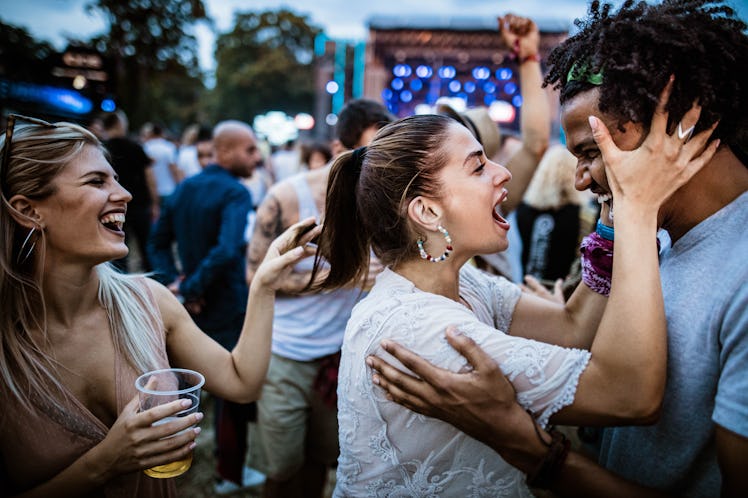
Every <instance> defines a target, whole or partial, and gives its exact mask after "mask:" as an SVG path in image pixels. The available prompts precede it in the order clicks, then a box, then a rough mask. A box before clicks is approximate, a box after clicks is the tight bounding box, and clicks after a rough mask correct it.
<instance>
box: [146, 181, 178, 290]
mask: <svg viewBox="0 0 748 498" xmlns="http://www.w3.org/2000/svg"><path fill="white" fill-rule="evenodd" d="M149 169H150V168H149ZM157 199H158V198H157ZM156 202H158V200H156ZM174 238H175V234H174V224H173V220H172V208H171V206H170V205H169V202H168V201H167V202H166V205H165V206H164V209H163V210H162V211H161V215H160V216H159V218H158V219H157V220H156V223H155V224H154V225H153V228H152V229H151V233H150V235H149V237H148V246H147V247H148V259H149V261H150V262H151V266H153V279H154V280H156V281H158V282H160V283H162V284H164V285H169V284H171V283H172V282H174V281H175V280H176V279H177V277H178V276H179V272H178V271H177V267H176V264H175V262H174V255H173V252H172V248H171V245H172V242H173V241H174Z"/></svg>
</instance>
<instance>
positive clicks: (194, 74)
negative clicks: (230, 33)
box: [86, 0, 210, 125]
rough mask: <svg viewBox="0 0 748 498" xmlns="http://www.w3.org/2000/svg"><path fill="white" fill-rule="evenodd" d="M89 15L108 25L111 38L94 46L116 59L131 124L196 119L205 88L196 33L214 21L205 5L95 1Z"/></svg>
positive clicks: (188, 0)
mask: <svg viewBox="0 0 748 498" xmlns="http://www.w3.org/2000/svg"><path fill="white" fill-rule="evenodd" d="M86 10H87V12H98V13H100V14H102V15H104V16H105V18H106V19H108V21H109V27H110V28H109V33H106V34H103V35H101V36H99V37H96V38H94V39H93V40H92V43H93V44H94V46H96V48H98V49H99V50H100V51H102V52H104V53H105V54H107V55H108V56H109V57H111V58H112V59H113V60H114V68H115V69H114V70H115V81H116V91H117V94H118V97H119V101H120V104H121V106H122V107H123V108H124V109H125V111H126V112H127V113H128V114H129V115H130V120H131V121H132V123H133V124H135V125H137V124H140V123H143V122H145V121H148V120H154V119H155V120H159V121H163V122H166V123H175V124H176V123H179V124H180V125H182V124H184V123H186V122H187V121H191V120H193V119H194V116H195V113H196V112H197V109H196V108H197V102H198V101H199V99H200V97H201V95H202V93H203V91H204V85H203V83H202V74H201V72H200V68H199V65H198V62H197V40H196V38H195V36H194V34H193V31H192V28H193V26H194V24H195V23H196V22H198V21H200V20H206V21H208V22H210V20H209V19H208V18H207V16H206V13H205V7H204V5H203V2H202V0H137V1H129V2H122V1H121V0H95V1H92V2H90V3H88V4H87V5H86Z"/></svg>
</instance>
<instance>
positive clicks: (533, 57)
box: [517, 53, 540, 66]
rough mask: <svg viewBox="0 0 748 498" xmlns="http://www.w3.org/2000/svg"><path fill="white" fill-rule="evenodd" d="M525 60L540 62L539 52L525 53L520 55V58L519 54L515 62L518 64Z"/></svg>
mask: <svg viewBox="0 0 748 498" xmlns="http://www.w3.org/2000/svg"><path fill="white" fill-rule="evenodd" d="M527 61H535V62H540V54H538V53H534V54H532V55H526V56H525V57H522V58H520V57H519V55H518V56H517V62H518V63H519V65H520V66H521V65H522V64H524V63H525V62H527Z"/></svg>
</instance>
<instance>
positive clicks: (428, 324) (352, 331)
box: [334, 265, 590, 498]
mask: <svg viewBox="0 0 748 498" xmlns="http://www.w3.org/2000/svg"><path fill="white" fill-rule="evenodd" d="M460 294H461V296H462V297H463V299H464V300H465V301H467V302H468V303H469V304H470V306H471V307H472V309H473V311H471V310H469V309H468V308H466V307H465V306H463V305H461V304H460V303H457V302H455V301H453V300H451V299H447V298H445V297H443V296H439V295H435V294H431V293H427V292H423V291H421V290H419V289H417V288H416V287H415V286H414V285H413V284H412V283H411V282H410V281H409V280H407V279H405V278H404V277H402V276H401V275H399V274H397V273H395V272H393V271H391V270H389V269H385V270H384V272H382V273H381V274H380V275H379V277H378V278H377V281H376V285H374V287H373V288H372V290H371V292H370V293H369V295H368V296H367V297H366V298H364V299H363V300H362V301H361V302H360V303H359V304H358V305H356V307H355V308H354V309H353V314H352V315H351V319H350V321H349V322H348V326H347V327H346V331H345V339H344V341H343V350H342V358H341V364H340V373H339V381H338V382H339V383H338V421H339V424H340V429H339V430H340V457H339V459H338V469H337V485H336V488H335V493H334V496H336V497H343V496H345V497H349V496H350V497H364V496H368V497H377V498H380V497H381V498H384V497H387V498H395V497H398V498H400V497H402V498H405V497H408V498H410V497H418V496H422V497H429V498H436V497H460V498H462V497H483V496H486V497H488V496H490V497H497V496H532V495H531V494H530V491H529V489H528V488H527V486H526V484H525V476H524V474H522V473H521V472H520V471H519V470H517V469H515V468H514V467H512V466H510V465H509V464H507V463H506V462H504V461H503V460H502V459H501V457H499V456H498V454H497V453H496V452H494V451H493V450H492V449H491V448H489V447H488V446H486V445H484V444H483V443H480V442H478V441H476V440H475V439H473V438H471V437H469V436H467V435H465V434H464V433H462V432H460V431H458V430H457V429H455V428H454V427H452V426H451V425H449V424H447V423H444V422H442V421H440V420H436V419H433V418H429V417H425V416H423V415H418V414H416V413H414V412H412V411H410V410H408V409H406V408H403V407H401V406H400V405H397V404H396V403H393V402H391V401H388V400H387V399H386V398H385V397H384V395H383V391H382V390H381V388H379V387H377V386H375V385H374V384H373V383H372V382H371V375H372V372H371V369H370V368H368V367H367V366H366V363H365V358H366V356H368V355H370V354H377V355H379V356H380V357H383V358H386V359H387V360H388V361H390V362H391V363H393V364H395V365H397V366H399V368H401V369H403V370H406V369H405V367H403V366H402V365H401V364H400V363H399V362H397V360H395V359H394V358H393V357H392V356H390V355H388V354H387V353H386V352H385V351H384V350H383V349H382V348H381V347H380V343H381V341H382V340H383V339H385V338H391V339H393V340H395V341H397V342H399V343H400V344H402V345H404V346H406V347H408V348H409V349H411V350H413V351H415V352H417V353H419V354H420V355H421V356H423V357H424V358H426V359H427V360H429V361H431V362H432V363H434V364H436V365H439V366H441V367H443V368H448V369H450V370H453V371H458V370H460V368H462V367H463V366H465V364H466V362H465V360H464V358H463V357H462V356H460V355H459V354H458V353H457V352H455V351H454V350H453V349H452V348H451V347H450V346H449V344H448V343H447V342H446V339H445V338H444V332H445V329H446V327H447V326H448V325H450V324H454V325H456V326H457V327H458V328H459V330H461V331H462V332H463V333H465V334H467V335H469V336H470V337H472V338H473V339H474V340H475V341H476V342H477V343H478V344H479V345H480V346H481V347H482V348H483V349H485V350H486V351H487V352H488V353H489V354H491V355H492V356H493V357H494V358H495V359H496V360H497V362H498V363H499V365H500V367H501V370H502V371H503V372H504V374H505V375H506V376H507V377H508V378H509V380H510V381H511V382H512V384H513V385H514V388H515V389H516V391H517V398H518V401H519V403H520V404H521V405H522V406H524V407H525V408H527V409H530V410H532V412H533V413H535V414H536V415H537V417H538V422H539V423H540V424H541V425H545V424H546V423H547V422H548V418H549V417H550V416H551V415H552V414H553V413H555V412H557V411H558V410H560V409H561V408H563V407H564V406H566V405H569V404H571V403H572V402H573V401H574V393H575V392H576V387H577V380H578V378H579V375H580V374H581V372H582V371H583V370H584V368H585V367H586V366H587V362H588V361H589V356H590V354H589V352H588V351H582V350H573V349H564V348H561V347H558V346H552V345H550V344H545V343H541V342H536V341H532V340H528V339H522V338H518V337H512V336H509V335H506V334H505V333H504V332H502V331H504V330H507V329H508V328H509V325H510V324H511V318H512V313H513V311H514V307H515V305H516V304H517V301H518V300H519V296H520V289H519V287H517V286H516V285H514V284H512V283H511V282H509V281H508V280H506V279H504V278H501V277H493V276H489V275H486V274H484V273H482V272H480V271H479V270H477V269H475V268H474V267H472V266H470V265H465V267H464V268H463V269H462V270H461V272H460Z"/></svg>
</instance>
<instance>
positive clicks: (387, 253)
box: [317, 87, 715, 496]
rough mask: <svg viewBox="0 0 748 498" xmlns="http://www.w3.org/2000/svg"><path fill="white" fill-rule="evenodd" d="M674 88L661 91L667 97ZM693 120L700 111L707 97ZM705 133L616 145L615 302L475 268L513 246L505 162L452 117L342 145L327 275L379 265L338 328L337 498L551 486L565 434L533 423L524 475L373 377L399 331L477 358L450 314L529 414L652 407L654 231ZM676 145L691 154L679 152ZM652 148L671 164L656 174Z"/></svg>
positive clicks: (659, 318)
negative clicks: (536, 458) (373, 361)
mask: <svg viewBox="0 0 748 498" xmlns="http://www.w3.org/2000/svg"><path fill="white" fill-rule="evenodd" d="M669 88H670V87H666V88H665V90H664V91H663V93H662V96H661V102H660V105H661V106H663V108H664V103H665V102H666V101H667V98H668V91H669ZM663 113H664V111H663ZM683 120H684V122H686V124H687V125H688V126H690V125H692V124H694V123H695V122H696V121H697V120H698V110H697V109H694V110H691V111H689V112H688V113H687V114H686V116H684V118H683ZM598 129H599V132H596V137H603V138H604V137H606V136H607V129H604V126H599V127H598ZM709 132H710V130H707V131H706V132H703V133H701V134H699V135H697V136H695V137H693V138H692V141H694V140H695V141H696V142H694V143H695V145H693V146H692V147H689V148H685V147H684V145H683V141H682V140H679V139H678V137H677V134H675V133H673V134H670V135H669V134H668V133H666V130H665V126H664V122H663V121H662V120H661V116H660V115H657V116H656V117H655V121H653V125H652V130H651V132H650V134H649V136H648V137H647V140H649V141H650V142H652V143H654V144H658V145H659V146H657V147H652V146H651V145H652V144H649V143H648V144H647V145H646V147H642V148H641V149H637V150H635V151H631V152H623V151H617V150H616V151H615V152H616V153H615V154H610V156H611V157H610V158H609V159H610V161H607V159H608V158H607V157H606V164H607V166H608V169H609V178H612V181H611V185H612V186H613V188H614V189H615V190H616V231H617V232H618V233H617V234H616V246H617V247H616V258H615V260H614V262H613V277H612V285H611V290H610V297H609V299H608V302H609V304H610V306H607V307H605V298H603V297H602V296H601V295H600V294H598V293H596V292H594V291H593V290H592V289H590V288H589V287H588V286H580V288H579V289H578V290H577V291H576V293H575V294H574V295H573V296H572V297H571V298H570V299H569V301H568V302H567V303H566V304H558V303H553V302H550V301H547V300H544V299H541V298H538V297H536V296H533V295H530V294H522V293H521V291H520V289H519V287H518V286H517V285H515V284H513V283H511V282H509V281H508V280H506V279H504V278H501V277H494V276H489V275H487V274H484V273H482V272H480V271H479V270H477V269H476V268H475V267H473V266H472V265H470V264H466V263H468V262H469V260H470V259H471V258H472V257H473V256H475V255H477V254H485V253H491V252H496V251H500V250H505V249H506V248H507V231H508V230H509V228H510V227H509V223H507V221H506V220H505V219H504V218H502V217H501V215H500V214H499V206H500V205H501V203H502V202H503V201H504V200H505V199H506V197H507V195H508V191H507V184H508V182H509V180H510V179H511V175H510V174H509V172H508V171H507V170H506V169H505V168H504V167H503V166H501V165H500V164H497V163H495V162H492V161H491V160H490V159H488V158H487V157H486V155H485V153H484V151H483V149H482V147H481V145H480V143H479V142H478V141H477V140H476V139H475V138H474V136H473V135H472V134H471V133H470V131H469V130H468V129H467V128H466V127H464V126H463V125H462V124H460V123H458V122H457V121H456V120H454V119H452V118H449V117H445V116H439V115H418V116H411V117H408V118H404V119H402V120H399V121H397V122H395V123H392V124H390V125H388V126H386V127H384V128H382V129H381V130H380V131H379V132H378V133H377V135H376V136H375V137H374V140H373V141H372V142H371V143H370V144H369V145H368V146H367V147H363V148H360V149H356V150H354V151H352V152H348V153H345V154H342V155H341V156H339V157H338V158H337V159H336V160H335V162H334V164H333V166H332V171H331V174H330V181H329V185H328V192H327V207H326V212H325V223H324V227H323V230H322V233H321V234H320V237H319V255H318V257H319V258H324V260H326V261H328V262H329V264H330V268H329V273H327V275H325V276H324V279H320V280H321V283H320V284H319V287H320V288H321V289H334V288H338V287H341V286H345V285H349V284H350V283H351V282H355V281H359V280H360V279H362V278H364V276H365V275H366V269H367V265H368V259H369V251H370V249H371V250H372V251H373V253H374V254H375V255H376V257H377V258H378V259H379V260H380V261H381V262H382V264H383V265H385V269H384V271H383V272H382V273H381V274H380V275H379V276H378V277H377V279H376V283H375V284H374V286H373V288H372V289H371V291H370V293H369V294H368V295H367V296H366V297H365V298H364V299H362V300H361V302H360V303H359V304H358V305H357V306H356V307H355V308H354V310H353V313H352V315H351V318H350V320H349V321H348V325H347V328H346V332H345V338H344V342H343V350H342V357H341V366H340V377H339V387H338V422H339V425H340V446H341V448H340V458H339V460H338V468H337V486H336V489H335V496H382V495H387V496H436V495H439V496H465V495H466V494H470V495H473V496H478V495H480V496H498V495H502V496H529V495H530V491H529V488H528V485H530V486H533V485H536V484H541V483H543V482H544V481H545V480H547V479H548V478H549V476H551V475H552V474H553V472H555V470H557V468H558V466H559V465H560V464H561V463H562V462H563V459H564V457H565V455H566V452H567V451H568V442H566V441H564V440H563V439H562V438H561V437H560V436H554V437H553V439H552V440H550V441H547V440H546V439H543V438H544V437H545V436H544V435H541V432H540V429H538V437H540V438H541V439H542V440H543V442H544V443H547V445H548V447H549V454H548V458H547V459H545V460H544V462H543V466H542V468H539V469H537V472H533V473H532V475H530V476H529V478H528V482H525V481H526V478H525V475H524V474H523V473H522V472H521V471H520V470H518V469H517V468H515V467H512V466H510V465H509V464H508V463H506V461H504V460H503V459H502V458H500V457H499V456H498V455H497V454H496V453H495V452H494V451H493V450H492V449H491V448H490V447H489V446H487V445H485V444H483V443H481V442H479V441H478V440H476V439H472V438H471V437H469V436H468V435H466V434H465V433H462V432H460V431H459V430H458V429H456V428H454V427H453V426H451V425H449V424H446V423H444V422H441V421H439V420H436V419H431V418H427V417H424V416H422V415H419V414H417V413H415V412H412V411H409V410H408V409H406V408H404V407H403V406H401V405H399V404H397V403H395V402H393V401H392V400H391V399H388V396H387V395H386V394H385V392H384V391H383V390H382V389H380V388H379V387H377V386H376V385H375V384H373V383H372V381H371V379H372V374H373V371H372V370H371V368H370V367H369V366H368V365H367V362H368V361H370V360H367V357H368V356H370V355H378V356H380V357H383V358H385V359H389V360H390V361H395V360H394V359H393V357H392V356H391V355H389V354H388V353H387V348H388V344H391V343H390V342H389V341H397V342H398V343H400V344H402V345H403V346H405V347H407V348H408V349H410V350H412V351H414V352H415V353H418V354H419V355H421V356H422V357H424V358H426V359H427V360H429V361H431V362H432V363H434V364H435V365H437V366H440V367H442V368H446V369H448V370H452V371H459V370H460V369H462V368H465V367H467V366H468V365H466V364H465V361H464V358H462V357H461V356H460V355H459V354H458V353H457V352H456V351H455V350H453V349H452V348H451V347H450V346H449V345H448V344H447V342H446V341H445V339H444V330H445V328H446V327H447V326H448V325H454V326H455V327H456V328H457V329H458V330H459V331H460V332H461V333H462V334H465V335H467V336H469V337H471V338H472V339H474V340H475V341H476V342H477V343H478V344H479V345H480V346H481V347H482V348H483V349H484V350H485V351H487V352H488V353H489V354H490V355H491V357H492V358H493V360H495V361H496V362H497V363H498V364H499V366H500V368H501V369H502V371H503V372H504V373H505V374H506V375H507V377H508V379H509V381H510V382H511V383H512V385H513V388H514V389H515V390H516V392H517V398H518V401H519V403H520V404H521V405H522V406H523V408H525V409H526V410H527V411H528V412H529V413H530V416H531V417H532V418H533V419H534V421H535V422H534V423H536V424H537V426H540V427H545V426H546V425H547V424H548V423H549V421H553V422H558V423H565V424H581V423H587V424H590V423H607V424H612V423H617V424H622V423H627V424H631V423H644V422H646V421H648V420H651V419H652V417H653V416H655V414H656V413H657V410H658V407H659V405H660V402H661V399H662V393H663V389H664V379H665V363H666V347H665V322H664V318H663V305H662V298H661V289H660V281H659V278H658V275H659V274H658V268H657V263H658V261H657V246H656V240H655V238H654V237H653V236H652V234H653V233H654V231H655V227H656V217H657V211H658V208H659V206H660V204H661V203H662V202H663V201H664V200H665V199H666V198H667V197H668V196H669V195H670V194H671V193H672V192H673V191H674V190H676V189H677V188H678V186H679V185H680V184H682V183H683V182H684V181H685V178H684V177H685V176H687V175H691V174H693V173H694V172H695V170H696V169H698V168H699V167H700V166H702V165H703V164H704V163H705V162H706V161H707V160H708V159H709V158H710V157H711V155H712V154H713V153H714V150H715V146H714V144H710V145H709V146H708V147H706V149H705V151H704V152H703V153H701V154H698V153H697V152H698V151H699V149H698V146H699V145H701V146H702V147H701V149H702V150H703V149H704V146H705V145H706V143H707V140H708V137H709ZM663 144H664V145H663ZM608 150H609V149H607V148H606V152H607V151H608ZM674 154H675V155H677V154H682V156H683V157H681V159H680V160H679V161H676V160H674V159H673V158H674V157H675V156H674ZM652 161H658V162H661V163H662V164H663V166H662V168H658V171H657V172H656V173H654V174H653V173H652V172H651V171H652V168H650V166H649V165H650V164H651V162H652ZM684 167H685V170H686V172H687V174H684V173H683V169H684ZM663 171H666V172H667V174H665V173H663ZM622 172H625V177H624V178H619V177H622V176H623V175H622ZM321 264H322V259H320V260H319V261H318V262H317V267H318V268H320V267H321ZM321 276H322V275H321ZM603 309H604V313H603ZM598 325H599V326H598ZM621 351H626V354H625V355H622V354H621ZM395 364H396V365H399V366H402V365H401V364H400V363H395ZM402 368H404V369H405V367H402ZM406 370H407V369H406ZM537 426H536V427H537ZM559 434H560V433H559Z"/></svg>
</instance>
